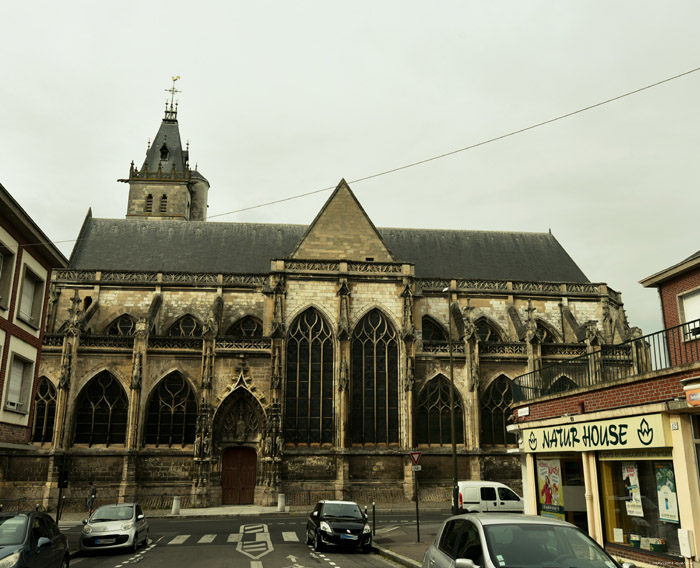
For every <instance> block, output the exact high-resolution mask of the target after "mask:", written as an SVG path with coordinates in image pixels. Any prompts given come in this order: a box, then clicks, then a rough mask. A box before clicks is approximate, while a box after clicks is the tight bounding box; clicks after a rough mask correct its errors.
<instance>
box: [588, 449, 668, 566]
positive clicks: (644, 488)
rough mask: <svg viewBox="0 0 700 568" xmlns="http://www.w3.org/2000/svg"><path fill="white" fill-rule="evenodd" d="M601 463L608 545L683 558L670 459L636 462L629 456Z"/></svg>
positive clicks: (644, 459)
mask: <svg viewBox="0 0 700 568" xmlns="http://www.w3.org/2000/svg"><path fill="white" fill-rule="evenodd" d="M669 453H670V450H669ZM599 463H600V469H601V477H602V479H601V487H602V493H603V494H602V502H603V514H604V518H605V522H604V526H605V539H606V541H607V542H609V543H611V544H612V543H614V544H617V545H623V546H625V545H627V546H630V547H633V548H640V549H646V550H651V551H654V552H666V553H668V554H673V555H675V556H680V547H679V545H678V529H679V528H680V517H679V513H678V498H677V492H676V479H675V472H674V469H673V461H672V460H671V459H670V457H669V459H667V460H662V459H647V456H644V457H643V458H642V459H635V457H634V456H633V454H630V458H629V459H628V460H621V461H618V460H610V461H608V460H602V461H600V462H599Z"/></svg>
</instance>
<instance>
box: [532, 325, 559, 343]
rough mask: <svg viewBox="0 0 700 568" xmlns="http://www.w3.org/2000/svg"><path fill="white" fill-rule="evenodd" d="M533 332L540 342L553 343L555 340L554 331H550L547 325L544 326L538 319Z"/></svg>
mask: <svg viewBox="0 0 700 568" xmlns="http://www.w3.org/2000/svg"><path fill="white" fill-rule="evenodd" d="M535 334H536V335H537V338H538V339H539V340H540V343H555V342H556V340H557V339H556V336H555V335H554V333H552V332H551V331H550V330H549V328H548V327H547V326H545V325H544V324H543V323H542V322H539V321H538V322H537V329H536V330H535Z"/></svg>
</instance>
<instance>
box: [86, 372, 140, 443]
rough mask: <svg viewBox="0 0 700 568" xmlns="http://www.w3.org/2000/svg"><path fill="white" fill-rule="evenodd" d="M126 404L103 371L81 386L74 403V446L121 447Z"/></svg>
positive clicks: (118, 387)
mask: <svg viewBox="0 0 700 568" xmlns="http://www.w3.org/2000/svg"><path fill="white" fill-rule="evenodd" d="M127 413H128V403H127V398H126V393H125V392H124V389H123V388H122V386H121V384H120V383H119V381H118V380H117V379H116V378H114V376H112V374H111V373H108V372H107V371H103V372H102V373H100V374H99V375H97V376H96V377H94V378H93V379H91V380H90V382H89V383H88V384H87V385H85V387H83V390H82V391H80V394H79V395H78V400H77V402H76V412H75V414H76V416H75V434H74V436H73V443H74V444H87V445H88V446H93V445H95V444H104V445H105V446H110V445H113V444H124V443H125V441H126V422H127Z"/></svg>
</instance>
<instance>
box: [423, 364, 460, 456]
mask: <svg viewBox="0 0 700 568" xmlns="http://www.w3.org/2000/svg"><path fill="white" fill-rule="evenodd" d="M456 390H457V389H455V393H454V399H455V404H454V415H455V443H457V444H463V443H464V417H463V416H464V412H463V410H462V401H461V399H460V396H459V393H457V392H456ZM416 430H417V440H418V443H419V444H427V445H428V446H438V447H439V446H447V445H450V444H451V443H452V425H451V414H450V382H449V381H448V380H447V378H446V377H445V376H443V375H438V376H437V377H435V378H434V379H432V380H431V381H429V382H428V384H426V385H425V387H423V390H421V393H420V396H419V397H418V416H417V419H416Z"/></svg>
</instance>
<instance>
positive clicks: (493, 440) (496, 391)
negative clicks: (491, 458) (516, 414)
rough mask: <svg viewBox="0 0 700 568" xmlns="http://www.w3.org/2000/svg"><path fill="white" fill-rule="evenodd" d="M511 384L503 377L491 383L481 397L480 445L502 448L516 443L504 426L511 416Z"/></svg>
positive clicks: (512, 435)
mask: <svg viewBox="0 0 700 568" xmlns="http://www.w3.org/2000/svg"><path fill="white" fill-rule="evenodd" d="M512 402H513V383H512V381H511V380H510V379H509V378H508V377H506V376H505V375H501V376H500V377H498V378H497V379H496V380H495V381H493V382H492V383H491V384H490V385H489V387H488V388H487V389H486V390H485V391H484V394H483V396H482V397H481V445H482V446H504V445H511V444H515V443H516V438H515V434H513V433H511V432H508V431H507V430H506V426H507V425H508V420H509V418H510V416H511V411H510V408H509V406H510V404H511V403H512Z"/></svg>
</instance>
